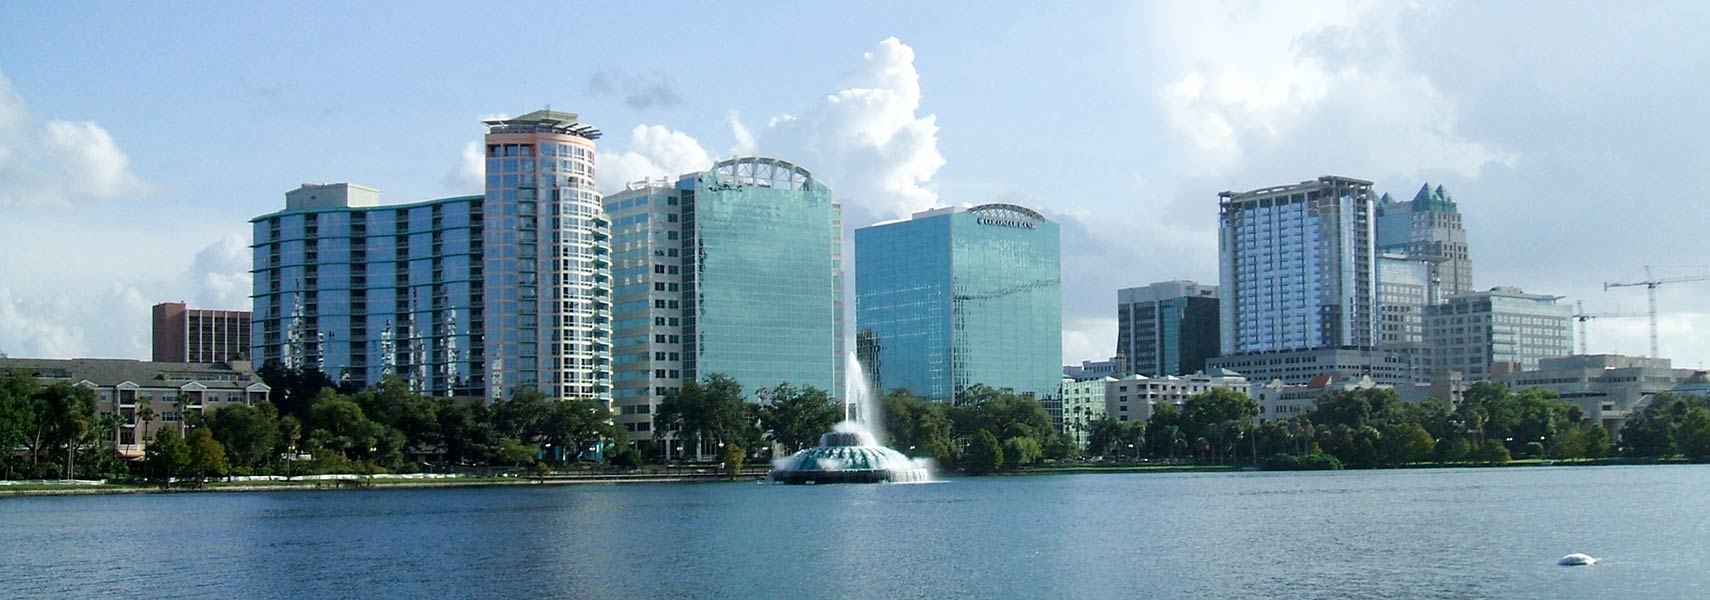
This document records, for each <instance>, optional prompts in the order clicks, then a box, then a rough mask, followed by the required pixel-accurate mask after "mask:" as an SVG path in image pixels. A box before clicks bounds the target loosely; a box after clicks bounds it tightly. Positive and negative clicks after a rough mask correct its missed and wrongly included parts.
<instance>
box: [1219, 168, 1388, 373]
mask: <svg viewBox="0 0 1710 600" xmlns="http://www.w3.org/2000/svg"><path fill="white" fill-rule="evenodd" d="M1371 185H1372V184H1371V182H1369V181H1362V180H1359V179H1350V178H1347V177H1334V176H1326V177H1320V178H1318V179H1316V180H1312V181H1305V182H1301V183H1299V184H1296V185H1287V186H1280V187H1270V188H1263V189H1258V190H1253V191H1249V192H1223V193H1222V194H1220V195H1219V208H1220V215H1219V220H1220V224H1221V225H1220V227H1219V230H1218V242H1219V258H1220V260H1221V265H1220V269H1219V274H1220V276H1221V281H1222V285H1221V287H1220V289H1219V291H1220V292H1221V304H1220V308H1221V310H1222V319H1221V323H1220V324H1221V331H1220V333H1221V335H1222V344H1221V347H1222V352H1223V354H1224V355H1231V354H1248V353H1259V352H1279V351H1287V350H1304V349H1315V348H1370V347H1372V346H1374V345H1376V343H1377V322H1376V313H1377V277H1376V267H1375V264H1374V263H1375V262H1376V255H1375V252H1374V247H1373V236H1372V226H1373V219H1372V198H1371Z"/></svg>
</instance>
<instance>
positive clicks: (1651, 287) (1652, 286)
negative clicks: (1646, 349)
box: [1603, 265, 1710, 358]
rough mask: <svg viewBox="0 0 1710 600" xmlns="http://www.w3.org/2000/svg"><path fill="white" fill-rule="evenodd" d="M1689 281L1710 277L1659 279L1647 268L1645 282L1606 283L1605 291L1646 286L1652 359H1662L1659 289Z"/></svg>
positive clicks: (1647, 266)
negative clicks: (1658, 345) (1659, 354)
mask: <svg viewBox="0 0 1710 600" xmlns="http://www.w3.org/2000/svg"><path fill="white" fill-rule="evenodd" d="M1688 281H1710V275H1690V276H1687V277H1670V278H1668V279H1657V278H1656V277H1655V276H1653V275H1651V267H1650V266H1649V265H1646V266H1645V280H1644V281H1634V282H1631V283H1604V284H1603V291H1605V292H1607V291H1609V288H1618V287H1638V286H1641V285H1642V286H1645V291H1647V292H1650V296H1651V358H1661V357H1660V356H1658V352H1657V287H1658V286H1661V285H1662V284H1665V283H1686V282H1688Z"/></svg>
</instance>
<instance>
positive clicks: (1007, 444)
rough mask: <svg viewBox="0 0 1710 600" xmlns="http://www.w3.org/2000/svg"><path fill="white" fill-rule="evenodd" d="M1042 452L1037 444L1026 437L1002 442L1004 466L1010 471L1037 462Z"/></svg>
mask: <svg viewBox="0 0 1710 600" xmlns="http://www.w3.org/2000/svg"><path fill="white" fill-rule="evenodd" d="M1041 454H1042V450H1041V449H1040V447H1039V442H1037V441H1035V440H1034V439H1033V438H1030V437H1026V436H1018V437H1012V438H1009V439H1007V440H1004V441H1003V459H1004V461H1003V462H1004V465H1005V466H1007V467H1009V468H1011V469H1019V468H1021V467H1023V466H1026V465H1030V464H1033V463H1035V462H1038V460H1039V456H1040V455H1041Z"/></svg>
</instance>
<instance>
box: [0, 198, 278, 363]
mask: <svg viewBox="0 0 1710 600" xmlns="http://www.w3.org/2000/svg"><path fill="white" fill-rule="evenodd" d="M66 226H69V225H66ZM248 247H249V238H248V236H246V235H240V234H235V233H234V234H229V235H226V236H225V237H222V238H220V239H219V240H218V241H216V242H214V243H212V244H210V245H208V246H206V247H204V248H202V249H201V250H200V251H198V252H196V253H195V254H194V255H193V256H192V255H190V254H188V252H185V253H183V254H178V255H177V256H176V257H174V256H166V255H162V254H159V253H157V254H155V255H154V256H152V259H153V260H156V261H167V262H171V261H173V260H182V261H185V262H180V263H178V264H186V263H188V265H189V266H188V268H185V269H184V270H182V271H180V272H178V273H176V274H168V275H165V276H160V277H146V276H144V277H132V278H129V279H125V278H121V277H117V276H115V275H113V274H105V276H104V277H85V278H73V279H70V280H65V281H59V282H55V283H53V284H44V283H43V282H42V281H40V280H39V279H37V280H36V281H20V280H9V281H7V282H6V284H7V285H4V286H0V352H5V353H7V354H9V355H11V356H16V357H24V356H28V357H41V358H73V357H114V358H139V359H146V358H148V356H149V349H150V339H151V336H150V326H151V325H150V323H151V321H150V315H151V312H150V307H152V306H153V305H154V304H157V303H160V302H169V301H179V300H183V301H187V302H189V303H190V304H191V306H193V307H196V308H223V309H232V310H249V307H250V301H249V294H250V282H251V276H250V274H249V267H250V254H249V248H248ZM162 250H163V251H164V250H165V249H162ZM97 269H99V267H97Z"/></svg>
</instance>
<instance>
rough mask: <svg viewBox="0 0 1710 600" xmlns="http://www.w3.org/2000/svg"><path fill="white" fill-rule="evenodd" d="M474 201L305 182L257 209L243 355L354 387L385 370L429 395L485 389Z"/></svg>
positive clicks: (478, 207) (478, 203)
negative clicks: (411, 197)
mask: <svg viewBox="0 0 1710 600" xmlns="http://www.w3.org/2000/svg"><path fill="white" fill-rule="evenodd" d="M481 215H482V198H481V197H480V196H461V197H455V198H443V199H439V200H429V201H426V202H417V203H412V204H395V205H387V206H381V205H380V192H379V191H377V190H375V189H373V188H368V187H363V186H360V185H354V184H348V183H335V184H324V185H310V184H304V185H303V186H302V187H299V188H297V189H295V190H291V191H290V192H287V193H286V194H285V209H284V210H281V211H279V212H275V213H271V214H267V215H262V216H260V217H256V218H255V219H253V220H251V221H250V222H251V223H252V224H253V225H254V243H253V244H252V245H251V249H252V250H253V255H254V258H253V264H254V269H253V270H254V284H253V290H254V293H253V294H252V295H251V300H252V302H253V306H254V309H255V311H254V314H253V323H254V325H253V329H252V331H251V356H252V357H253V358H254V360H255V361H256V362H257V363H258V364H267V363H272V364H276V365H279V366H284V367H290V368H305V369H316V370H319V371H321V372H324V373H326V374H327V376H329V377H332V378H333V379H335V380H337V381H340V382H344V383H349V384H352V385H357V386H364V385H369V384H373V383H378V382H379V381H380V380H381V378H383V377H385V376H387V375H393V376H397V377H400V378H402V379H404V380H405V381H406V382H408V383H409V384H410V386H411V388H412V389H414V390H416V391H418V392H421V393H427V394H432V395H436V396H451V395H457V396H480V395H482V393H483V387H484V386H483V379H482V376H481V373H482V349H481V337H480V335H479V334H478V333H477V332H478V331H479V323H480V316H481V308H482V304H481V295H480V290H481V288H482V286H483V284H484V278H483V276H482V270H481V258H480V257H481V252H482V242H481V233H482V229H483V228H482V218H481Z"/></svg>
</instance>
